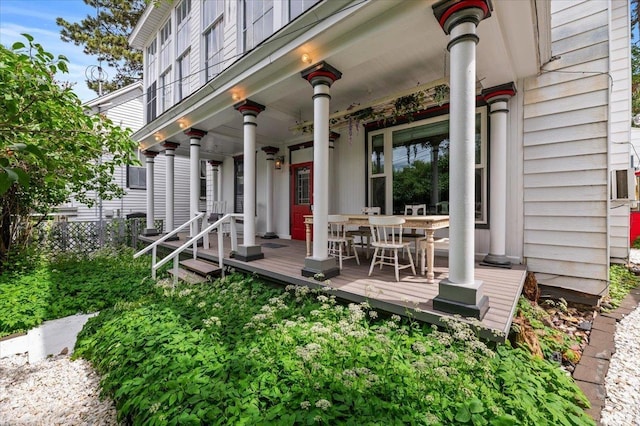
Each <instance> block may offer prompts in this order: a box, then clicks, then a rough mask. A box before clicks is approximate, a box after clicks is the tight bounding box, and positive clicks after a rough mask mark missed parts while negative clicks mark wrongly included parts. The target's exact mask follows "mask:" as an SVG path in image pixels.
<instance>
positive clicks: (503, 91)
mask: <svg viewBox="0 0 640 426" xmlns="http://www.w3.org/2000/svg"><path fill="white" fill-rule="evenodd" d="M516 93H517V90H516V85H515V83H514V82H513V81H512V82H510V83H505V84H501V85H499V86H493V87H489V88H487V89H483V90H482V97H483V98H484V100H485V102H487V103H488V104H491V103H493V102H498V101H508V100H509V98H511V97H512V96H514V95H515V94H516Z"/></svg>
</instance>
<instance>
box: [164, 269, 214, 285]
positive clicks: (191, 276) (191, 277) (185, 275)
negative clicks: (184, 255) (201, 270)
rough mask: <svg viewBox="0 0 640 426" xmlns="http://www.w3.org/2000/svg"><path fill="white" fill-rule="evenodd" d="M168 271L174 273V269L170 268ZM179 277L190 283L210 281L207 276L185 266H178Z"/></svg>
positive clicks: (170, 273)
mask: <svg viewBox="0 0 640 426" xmlns="http://www.w3.org/2000/svg"><path fill="white" fill-rule="evenodd" d="M168 272H169V275H173V269H169V270H168ZM178 279H179V280H181V281H184V282H186V283H189V284H201V283H204V282H207V281H208V280H207V278H206V277H203V276H202V275H198V274H196V273H194V272H191V271H187V270H186V269H183V268H178Z"/></svg>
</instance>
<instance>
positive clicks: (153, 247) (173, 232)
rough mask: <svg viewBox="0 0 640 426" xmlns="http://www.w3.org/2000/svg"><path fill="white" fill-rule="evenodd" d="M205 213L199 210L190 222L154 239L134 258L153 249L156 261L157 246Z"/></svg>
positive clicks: (134, 256)
mask: <svg viewBox="0 0 640 426" xmlns="http://www.w3.org/2000/svg"><path fill="white" fill-rule="evenodd" d="M204 215H205V213H204V212H199V213H198V214H196V215H195V216H194V217H193V218H192V219H191V220H189V221H188V222H185V223H183V224H182V225H180V226H179V227H178V228H176V229H174V230H173V231H171V232H169V233H168V234H166V235H164V236H163V237H161V238H160V239H158V240H156V241H154V242H153V243H151V244H149V245H148V246H146V247H145V248H143V249H142V250H140V251H139V252H137V253H136V254H134V255H133V258H134V259H136V258H138V257H140V256H142V255H143V254H145V253H146V252H148V251H149V250H153V262H155V261H156V253H155V249H156V247H158V246H159V245H160V244H161V243H163V242H165V241H166V240H167V239H169V238H171V237H173V236H174V235H176V234H177V233H178V232H180V231H181V230H183V229H184V228H185V227H187V226H188V225H191V224H192V223H193V222H194V221H196V220H198V219H200V218H202V217H204Z"/></svg>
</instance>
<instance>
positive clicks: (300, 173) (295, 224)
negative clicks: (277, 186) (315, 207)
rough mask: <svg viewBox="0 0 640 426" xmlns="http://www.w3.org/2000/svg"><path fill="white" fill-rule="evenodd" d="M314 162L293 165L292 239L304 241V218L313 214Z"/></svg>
mask: <svg viewBox="0 0 640 426" xmlns="http://www.w3.org/2000/svg"><path fill="white" fill-rule="evenodd" d="M312 204H313V162H308V163H299V164H292V165H291V238H292V239H294V240H304V239H305V232H304V216H305V215H310V214H312V212H311V205H312Z"/></svg>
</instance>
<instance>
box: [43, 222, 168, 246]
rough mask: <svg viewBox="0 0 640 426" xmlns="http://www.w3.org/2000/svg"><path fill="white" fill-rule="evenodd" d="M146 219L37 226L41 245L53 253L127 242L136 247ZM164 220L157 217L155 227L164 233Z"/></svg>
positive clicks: (128, 244) (126, 243)
mask: <svg viewBox="0 0 640 426" xmlns="http://www.w3.org/2000/svg"><path fill="white" fill-rule="evenodd" d="M145 225H146V219H144V218H133V219H120V218H118V219H111V220H103V221H102V224H101V223H100V222H99V221H86V222H84V221H83V222H49V223H43V224H41V226H40V228H39V229H38V235H39V240H40V242H41V244H44V245H45V247H46V248H47V249H48V250H49V251H51V252H52V253H60V252H76V253H90V252H93V251H96V250H98V249H100V248H103V247H107V246H113V247H117V246H121V245H127V246H130V247H134V248H137V247H138V242H139V235H140V233H141V232H142V231H144V229H145ZM162 227H163V222H162V220H161V219H158V220H155V228H156V229H157V230H158V231H160V232H162Z"/></svg>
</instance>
